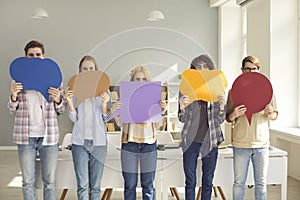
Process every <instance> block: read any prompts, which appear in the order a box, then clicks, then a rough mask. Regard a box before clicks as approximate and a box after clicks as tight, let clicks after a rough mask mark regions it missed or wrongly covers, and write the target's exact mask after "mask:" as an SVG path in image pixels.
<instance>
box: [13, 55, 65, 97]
mask: <svg viewBox="0 0 300 200" xmlns="http://www.w3.org/2000/svg"><path fill="white" fill-rule="evenodd" d="M9 70H10V76H11V78H12V79H13V80H15V81H16V82H20V83H22V85H23V88H24V89H25V90H36V91H38V92H40V93H41V94H42V95H43V96H44V97H45V99H46V100H47V101H48V102H49V101H50V98H49V94H48V89H49V88H50V87H53V88H59V86H60V85H61V82H62V74H61V71H60V68H59V66H58V64H57V63H56V62H54V61H53V60H51V59H49V58H45V59H41V58H26V57H20V58H16V59H15V60H13V61H12V63H11V64H10V69H9Z"/></svg>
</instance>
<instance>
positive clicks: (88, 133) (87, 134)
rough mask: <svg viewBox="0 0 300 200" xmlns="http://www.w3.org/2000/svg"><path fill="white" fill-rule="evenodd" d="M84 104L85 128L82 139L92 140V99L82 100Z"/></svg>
mask: <svg viewBox="0 0 300 200" xmlns="http://www.w3.org/2000/svg"><path fill="white" fill-rule="evenodd" d="M84 106H85V113H84V116H85V118H84V119H85V120H84V123H85V126H84V127H85V130H84V139H88V140H92V139H93V131H92V130H93V119H92V117H93V104H92V99H86V100H85V101H84Z"/></svg>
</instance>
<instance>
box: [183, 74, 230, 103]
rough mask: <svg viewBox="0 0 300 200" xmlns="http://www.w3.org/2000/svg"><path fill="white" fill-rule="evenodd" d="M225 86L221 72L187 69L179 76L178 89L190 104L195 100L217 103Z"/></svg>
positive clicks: (224, 79) (225, 82)
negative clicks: (187, 98)
mask: <svg viewBox="0 0 300 200" xmlns="http://www.w3.org/2000/svg"><path fill="white" fill-rule="evenodd" d="M227 84H228V83H227V79H226V77H225V75H224V74H223V72H222V71H221V70H195V69H188V70H186V71H184V72H183V73H182V75H181V82H180V85H179V89H180V92H181V94H183V95H187V96H188V97H189V99H190V102H191V103H192V102H194V101H195V100H203V101H207V102H217V101H218V96H219V95H221V94H223V93H224V92H225V89H226V87H227Z"/></svg>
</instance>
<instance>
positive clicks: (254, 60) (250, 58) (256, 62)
mask: <svg viewBox="0 0 300 200" xmlns="http://www.w3.org/2000/svg"><path fill="white" fill-rule="evenodd" d="M246 62H250V63H252V64H254V65H256V66H257V67H258V69H260V67H261V64H260V62H259V59H258V58H256V57H255V56H247V57H245V58H244V59H243V61H242V68H244V67H245V63H246Z"/></svg>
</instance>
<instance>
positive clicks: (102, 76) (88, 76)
mask: <svg viewBox="0 0 300 200" xmlns="http://www.w3.org/2000/svg"><path fill="white" fill-rule="evenodd" d="M109 84H110V80H109V77H108V76H107V74H106V73H104V72H101V71H85V72H82V73H79V74H76V75H74V76H72V77H71V78H70V80H69V82H68V86H69V87H70V89H71V90H74V96H75V97H77V101H76V104H75V107H77V106H78V105H79V104H80V103H81V102H83V101H84V100H85V99H88V98H93V97H97V96H99V95H100V93H101V92H106V91H107V90H108V89H109Z"/></svg>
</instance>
